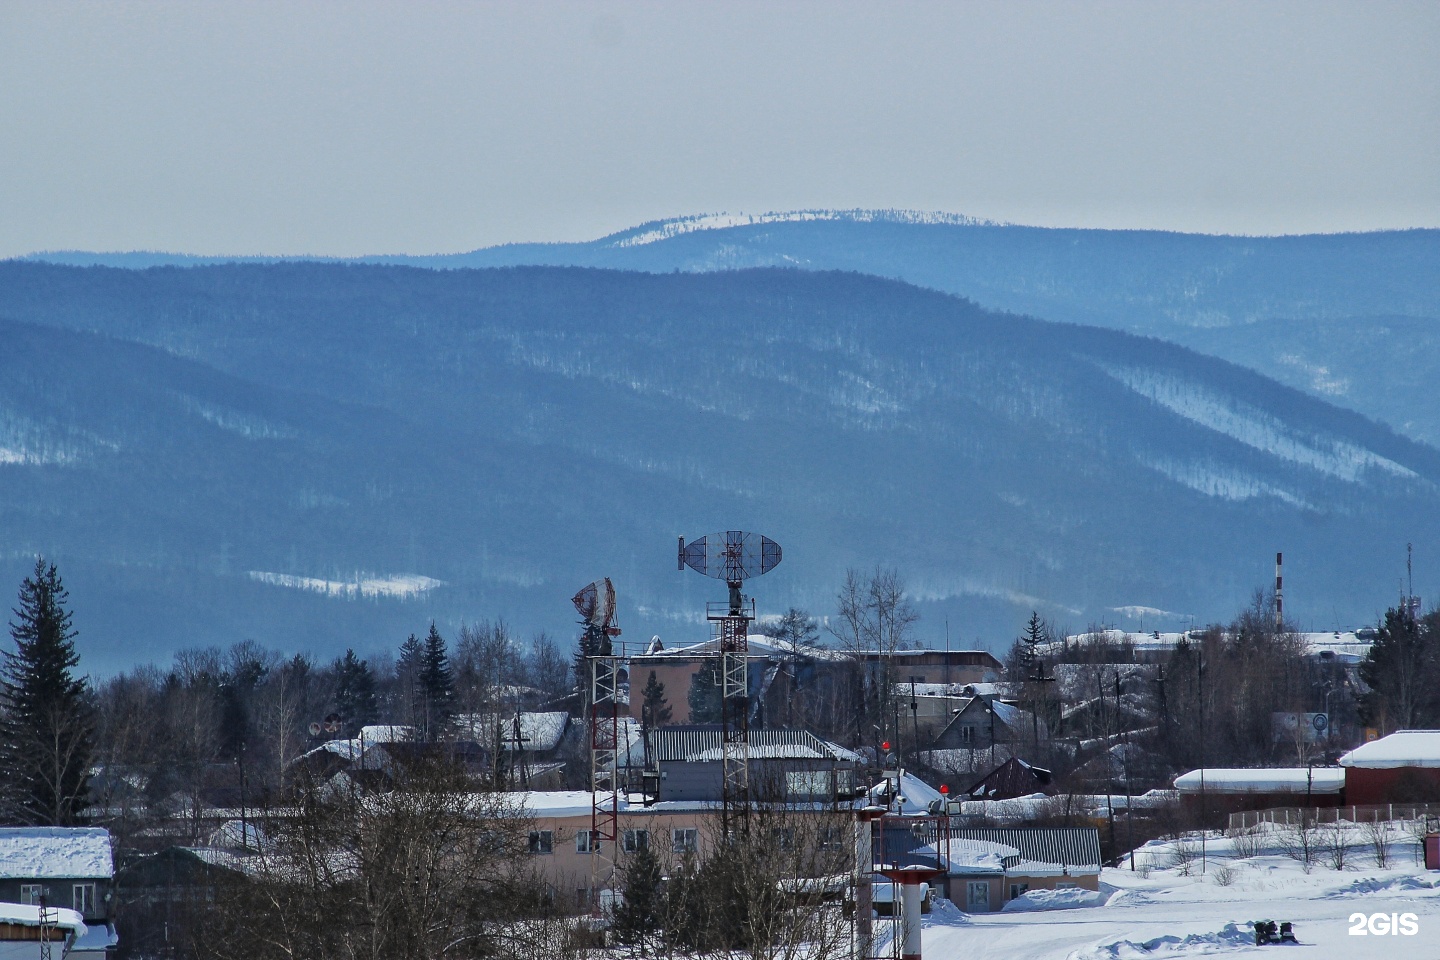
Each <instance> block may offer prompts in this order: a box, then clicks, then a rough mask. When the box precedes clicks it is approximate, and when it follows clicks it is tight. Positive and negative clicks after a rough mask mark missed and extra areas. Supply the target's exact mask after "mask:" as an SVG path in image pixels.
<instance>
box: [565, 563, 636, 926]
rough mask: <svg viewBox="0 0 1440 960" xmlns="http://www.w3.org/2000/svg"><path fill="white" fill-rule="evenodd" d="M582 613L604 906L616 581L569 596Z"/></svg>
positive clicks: (613, 771) (615, 802) (614, 732)
mask: <svg viewBox="0 0 1440 960" xmlns="http://www.w3.org/2000/svg"><path fill="white" fill-rule="evenodd" d="M570 602H571V603H573V604H575V609H576V611H578V612H579V614H580V616H581V618H582V619H581V625H582V626H583V627H584V633H583V634H582V637H581V649H582V650H583V651H585V654H586V659H587V661H588V662H589V667H590V678H589V679H590V710H589V712H590V718H589V719H590V723H589V732H590V837H589V844H588V847H589V849H588V852H589V854H590V897H591V908H592V909H593V910H596V911H598V910H599V909H600V900H599V894H600V890H601V889H602V884H608V883H609V882H610V880H611V878H612V874H613V873H614V872H615V845H616V842H617V839H618V834H619V824H620V789H621V783H620V762H619V761H620V756H619V753H620V706H621V703H622V699H624V698H623V694H624V692H625V691H623V690H622V688H621V683H620V676H621V667H620V659H621V658H620V657H617V656H615V655H614V653H613V648H612V646H611V642H610V641H611V640H612V639H613V638H614V637H618V636H619V635H620V627H619V626H617V625H616V623H615V587H614V585H613V584H612V583H611V582H610V578H609V577H602V578H601V579H599V580H596V581H595V582H594V583H592V584H590V585H588V586H586V587H585V588H584V589H582V590H581V591H580V592H579V593H577V594H575V596H573V597H571V598H570Z"/></svg>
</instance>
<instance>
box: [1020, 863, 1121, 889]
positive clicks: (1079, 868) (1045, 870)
mask: <svg viewBox="0 0 1440 960" xmlns="http://www.w3.org/2000/svg"><path fill="white" fill-rule="evenodd" d="M1005 875H1006V876H1007V877H1018V876H1024V877H1080V876H1087V877H1088V876H1099V875H1100V864H1098V863H1046V862H1045V861H1043V860H1017V861H1016V862H1014V863H1012V864H1010V866H1008V867H1006V868H1005ZM1086 892H1087V893H1088V892H1089V891H1086Z"/></svg>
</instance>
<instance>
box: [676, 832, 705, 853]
mask: <svg viewBox="0 0 1440 960" xmlns="http://www.w3.org/2000/svg"><path fill="white" fill-rule="evenodd" d="M670 849H671V850H672V851H674V852H675V853H694V852H695V851H697V850H699V849H700V832H699V831H698V830H696V829H695V828H694V827H680V828H679V829H677V830H671V831H670Z"/></svg>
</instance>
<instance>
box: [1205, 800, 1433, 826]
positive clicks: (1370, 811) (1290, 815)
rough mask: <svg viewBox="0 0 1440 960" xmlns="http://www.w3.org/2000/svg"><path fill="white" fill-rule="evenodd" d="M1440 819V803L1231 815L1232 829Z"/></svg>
mask: <svg viewBox="0 0 1440 960" xmlns="http://www.w3.org/2000/svg"><path fill="white" fill-rule="evenodd" d="M1422 817H1440V803H1368V804H1361V805H1359V806H1349V807H1271V808H1270V809H1268V810H1242V811H1241V812H1239V813H1232V814H1230V829H1231V830H1246V829H1248V828H1250V827H1255V826H1259V825H1260V824H1262V823H1279V824H1287V825H1288V824H1292V823H1300V822H1301V819H1302V818H1304V820H1305V821H1307V822H1309V823H1338V822H1340V821H1341V820H1348V821H1350V822H1351V823H1375V822H1379V821H1381V820H1419V819H1420V818H1422Z"/></svg>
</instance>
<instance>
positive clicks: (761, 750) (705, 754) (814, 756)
mask: <svg viewBox="0 0 1440 960" xmlns="http://www.w3.org/2000/svg"><path fill="white" fill-rule="evenodd" d="M747 755H748V756H749V758H750V759H751V760H823V759H825V754H823V753H821V752H820V751H818V750H816V749H814V748H813V747H809V746H806V745H805V744H803V743H775V744H751V745H750V746H749V749H748V751H747ZM685 759H686V760H688V761H690V762H692V763H703V762H705V761H707V760H723V759H725V748H724V747H711V748H710V749H708V750H701V751H700V752H699V753H695V754H691V755H690V756H688V757H686V758H685Z"/></svg>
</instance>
